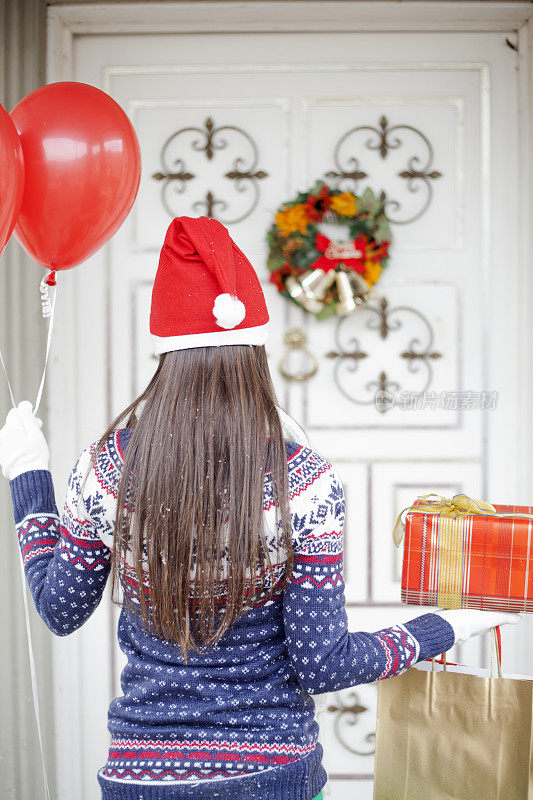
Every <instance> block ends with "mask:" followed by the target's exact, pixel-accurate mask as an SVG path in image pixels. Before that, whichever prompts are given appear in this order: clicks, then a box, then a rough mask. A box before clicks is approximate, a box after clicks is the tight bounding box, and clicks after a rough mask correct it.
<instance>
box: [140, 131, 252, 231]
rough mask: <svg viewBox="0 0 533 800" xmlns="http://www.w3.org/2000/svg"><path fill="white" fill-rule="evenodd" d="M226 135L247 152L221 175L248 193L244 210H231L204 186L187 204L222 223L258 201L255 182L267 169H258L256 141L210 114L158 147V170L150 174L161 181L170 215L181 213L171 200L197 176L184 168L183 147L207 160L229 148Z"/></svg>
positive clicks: (238, 216)
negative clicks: (198, 123) (159, 167)
mask: <svg viewBox="0 0 533 800" xmlns="http://www.w3.org/2000/svg"><path fill="white" fill-rule="evenodd" d="M230 139H231V140H232V142H233V140H234V141H235V144H239V143H240V146H243V147H244V148H245V149H247V151H248V152H246V153H245V154H244V155H237V156H235V158H234V159H233V163H232V165H231V169H230V170H229V171H228V172H226V173H224V174H223V176H222V177H224V178H226V179H227V180H229V181H232V182H233V186H234V187H235V189H236V190H237V191H238V192H242V193H243V194H245V193H249V195H250V201H249V203H248V204H247V205H246V207H245V209H244V211H243V210H242V208H241V209H240V210H239V212H237V213H236V212H235V211H233V213H232V210H231V204H230V202H229V201H227V200H225V199H223V198H219V197H217V196H216V194H215V191H214V189H213V188H208V189H207V190H206V191H205V194H204V196H203V197H202V199H197V200H193V201H191V202H190V204H189V208H190V209H192V210H194V211H195V212H196V213H203V214H205V215H206V216H208V217H216V218H217V219H219V220H220V222H223V223H224V224H226V225H233V224H235V223H237V222H241V221H242V220H243V219H246V217H248V216H250V214H251V213H252V211H254V209H255V208H256V207H257V203H258V202H259V186H258V182H259V181H261V180H263V179H264V178H267V177H268V172H265V170H263V169H258V164H259V150H258V148H257V144H256V143H255V141H254V140H253V139H252V137H251V136H250V134H249V133H247V132H246V131H244V130H243V129H242V128H238V127H237V126H236V125H218V126H217V125H215V121H214V120H213V118H212V117H208V118H207V119H206V120H205V122H204V124H203V126H202V127H197V126H189V127H187V128H181V129H180V130H179V131H176V132H175V133H173V134H172V135H171V136H169V137H168V139H167V140H166V141H165V143H164V144H163V147H162V148H161V155H160V161H161V170H160V171H159V172H154V173H153V175H152V178H153V179H154V180H156V181H161V182H162V190H161V202H162V203H163V206H164V208H165V210H166V211H167V212H168V214H170V216H171V217H175V216H177V215H178V214H182V213H183V208H180V207H179V206H174V202H175V200H176V199H177V198H179V197H180V196H181V195H183V194H184V193H185V192H186V190H187V187H188V185H189V183H190V182H191V181H194V180H195V179H196V178H198V175H197V174H195V173H194V172H192V171H191V170H190V169H189V168H187V166H186V161H185V156H184V155H183V150H186V149H187V148H188V149H189V151H194V152H196V153H202V154H203V155H204V156H205V158H206V160H207V161H214V159H215V157H216V153H217V152H218V151H222V150H227V149H228V148H229V146H230ZM224 212H228V213H227V214H225V213H224Z"/></svg>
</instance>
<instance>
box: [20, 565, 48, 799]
mask: <svg viewBox="0 0 533 800" xmlns="http://www.w3.org/2000/svg"><path fill="white" fill-rule="evenodd" d="M19 555H20V559H19V563H20V575H21V580H22V596H23V598H24V616H25V618H26V636H27V639H28V658H29V662H30V675H31V687H32V691H33V708H34V711H35V719H36V722H37V734H38V736H39V748H40V751H41V763H42V766H43V779H44V792H45V795H46V800H50V788H49V786H48V778H47V777H46V765H45V761H44V748H43V735H42V731H41V715H40V712H39V690H38V687H37V672H36V669H35V658H34V655H33V643H32V636H31V625H30V613H29V609H28V589H27V587H26V575H25V573H24V562H23V560H22V553H21V552H20V549H19Z"/></svg>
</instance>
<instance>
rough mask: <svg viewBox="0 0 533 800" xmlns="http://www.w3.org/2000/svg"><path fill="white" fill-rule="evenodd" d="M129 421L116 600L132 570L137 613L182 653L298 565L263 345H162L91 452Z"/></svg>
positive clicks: (211, 636) (208, 638) (213, 638)
mask: <svg viewBox="0 0 533 800" xmlns="http://www.w3.org/2000/svg"><path fill="white" fill-rule="evenodd" d="M124 423H126V427H128V428H131V429H132V434H131V438H130V440H129V443H128V445H127V448H126V451H125V455H124V466H123V471H122V474H121V478H120V483H119V488H118V498H117V513H116V519H115V532H114V547H113V554H112V576H113V583H112V585H113V599H114V601H115V602H121V601H119V599H118V589H119V585H120V584H121V580H122V585H124V581H125V580H126V579H127V577H128V575H127V573H128V569H129V579H130V583H131V577H132V575H134V576H135V582H136V583H137V585H138V605H137V608H140V612H141V616H142V619H143V620H144V621H145V623H147V624H148V625H149V628H150V630H151V632H153V633H154V634H156V635H158V636H160V637H162V638H164V639H166V640H170V641H173V642H176V643H177V644H178V645H179V646H180V648H181V650H182V652H183V655H184V657H185V658H187V651H188V650H189V649H191V650H195V651H197V652H198V651H199V649H200V648H201V647H205V646H211V645H213V644H215V643H216V642H217V641H218V640H219V639H220V638H221V637H222V636H223V634H224V633H225V632H226V631H227V629H228V628H229V627H230V625H231V624H232V623H233V622H234V621H236V620H237V619H238V618H239V617H240V616H241V615H242V614H243V613H244V612H245V611H246V610H248V608H250V607H252V606H253V605H255V604H257V603H259V602H264V600H266V599H268V598H269V597H271V596H272V595H273V594H274V593H278V592H280V591H281V590H282V589H283V588H284V586H285V585H286V582H287V580H288V578H289V576H290V572H291V569H292V563H293V556H294V553H293V549H292V535H291V525H290V516H289V501H288V478H287V455H286V450H285V444H284V440H283V431H282V427H281V422H280V418H279V416H278V413H277V409H276V396H275V391H274V387H273V385H272V380H271V377H270V372H269V368H268V362H267V357H266V352H265V348H264V346H249V345H231V346H221V347H219V346H217V347H198V348H193V349H188V350H178V351H174V352H170V353H166V354H164V355H162V356H161V357H160V361H159V366H158V367H157V369H156V371H155V374H154V375H153V377H152V379H151V380H150V382H149V384H148V386H147V387H146V389H145V390H144V392H143V393H142V394H141V395H140V396H139V397H138V398H137V399H136V400H134V402H133V403H131V405H129V406H128V408H126V409H125V410H124V411H123V412H122V413H121V414H120V415H119V416H118V417H117V418H116V419H115V420H114V421H113V423H112V424H111V425H110V427H109V428H108V430H107V431H106V432H105V433H104V434H103V436H102V438H101V439H100V441H99V443H98V446H97V449H96V453H95V457H96V455H97V454H98V452H99V451H100V450H101V448H102V447H103V446H104V445H105V442H106V440H107V438H108V436H109V435H110V434H111V433H112V432H113V431H114V430H116V429H117V428H119V427H122V426H123V425H124ZM267 471H269V472H270V479H271V482H272V491H273V500H274V504H275V506H276V532H277V542H276V548H275V549H276V553H277V558H276V560H278V557H279V553H280V552H281V553H283V555H284V559H283V560H284V561H285V563H286V568H285V574H284V576H283V578H282V579H281V582H280V581H279V580H278V582H277V584H276V583H275V581H274V580H273V575H274V567H275V562H274V563H273V561H272V559H271V554H270V553H269V548H268V546H267V540H266V536H265V530H264V514H263V491H264V480H265V473H266V472H267ZM271 547H272V543H271ZM128 564H129V567H128ZM122 602H124V603H126V604H127V603H128V600H127V592H125V593H124V600H123V601H122Z"/></svg>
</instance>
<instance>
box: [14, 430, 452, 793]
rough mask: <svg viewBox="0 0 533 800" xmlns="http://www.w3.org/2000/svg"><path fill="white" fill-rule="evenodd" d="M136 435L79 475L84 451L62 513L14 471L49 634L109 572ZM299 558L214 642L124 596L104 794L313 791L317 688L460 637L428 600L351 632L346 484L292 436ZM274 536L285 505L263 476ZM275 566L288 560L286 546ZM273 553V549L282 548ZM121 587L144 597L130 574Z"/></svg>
mask: <svg viewBox="0 0 533 800" xmlns="http://www.w3.org/2000/svg"><path fill="white" fill-rule="evenodd" d="M129 436H130V431H129V430H128V429H123V430H121V431H119V432H117V433H116V434H113V435H112V436H110V437H109V439H108V441H107V445H106V447H105V448H104V450H103V451H102V452H101V453H100V455H99V456H98V459H97V462H96V465H95V467H94V468H93V469H91V472H90V473H89V477H88V480H87V481H86V484H85V486H84V487H83V479H84V477H85V474H86V471H87V468H88V466H89V461H90V456H91V454H92V453H93V452H94V445H91V446H90V447H88V448H87V449H86V450H84V452H83V453H82V454H81V456H80V458H79V460H78V462H77V464H76V466H75V467H74V469H73V471H72V473H71V475H70V478H69V482H68V490H67V496H66V500H65V506H64V508H63V512H62V514H61V516H59V515H58V511H57V508H56V503H55V499H54V489H53V485H52V479H51V475H50V472H48V471H45V470H35V471H31V472H25V473H23V474H22V475H20V476H18V477H17V478H15V479H14V480H12V481H11V492H12V498H13V505H14V514H15V521H16V524H17V528H18V535H19V541H20V547H21V551H22V556H23V559H24V565H25V571H26V576H27V580H28V583H29V586H30V590H31V593H32V595H33V598H34V601H35V605H36V607H37V610H38V612H39V614H40V615H41V617H42V618H43V620H44V621H45V623H46V624H47V626H48V627H49V628H50V630H52V631H53V632H54V633H56V634H58V635H60V636H63V635H66V634H69V633H71V632H72V631H75V630H76V629H77V628H79V627H80V626H81V625H82V624H83V623H84V622H85V620H86V619H87V618H88V617H89V616H90V615H91V614H92V612H93V611H94V609H95V608H96V606H97V605H98V603H99V602H100V599H101V597H102V592H103V590H104V587H105V584H106V581H107V578H108V575H109V571H110V558H111V548H112V545H113V526H114V518H115V509H116V497H117V488H118V482H119V478H120V473H121V468H122V465H123V452H124V448H125V447H126V446H127V442H128V439H129ZM287 458H288V469H289V489H290V511H291V519H292V528H293V538H294V548H295V562H294V569H293V572H292V576H291V581H290V583H289V585H288V586H287V588H286V589H285V591H284V592H282V593H277V594H276V595H275V597H274V598H273V599H271V600H268V601H266V602H264V603H263V604H262V605H260V606H258V607H256V608H253V609H251V610H249V611H247V612H246V613H245V614H244V616H243V617H241V619H239V620H238V622H237V623H236V624H235V625H234V626H233V627H232V628H231V629H230V630H229V631H227V633H226V634H225V635H224V637H223V638H222V639H221V641H220V642H219V643H218V644H217V645H216V646H215V647H213V648H210V649H205V650H204V651H203V652H202V653H190V655H189V660H188V662H187V664H184V661H183V658H182V656H181V652H180V650H179V648H178V647H177V646H176V645H175V644H172V643H170V642H166V641H163V640H161V639H159V638H156V637H155V636H153V635H151V634H150V633H149V632H148V631H147V630H146V629H145V628H144V627H143V625H142V623H141V621H140V620H139V618H138V617H137V616H136V615H134V614H133V613H132V612H127V611H125V610H122V612H121V615H120V620H119V625H118V640H119V644H120V647H121V648H122V650H123V651H124V653H125V654H126V656H127V659H128V661H127V665H126V666H125V668H124V670H123V673H122V679H121V687H122V691H123V695H122V696H120V697H118V698H117V699H115V700H113V702H112V703H111V706H110V709H109V723H108V727H109V731H110V733H111V745H110V749H109V758H108V761H107V763H106V765H105V766H104V767H103V768H102V769H101V770H100V772H99V774H98V780H99V783H100V786H101V789H102V797H103V800H111V799H113V800H140V798H143V800H171V798H172V800H183V799H184V798H195V800H202V798H206V799H207V798H221V799H222V798H230V797H231V798H232V800H252V799H253V798H254V799H255V800H267V799H268V800H310V799H311V798H313V797H315V795H316V794H318V792H319V791H320V789H321V788H322V787H323V786H324V784H325V783H326V777H327V776H326V772H325V770H324V768H323V766H322V763H321V762H322V749H321V746H320V744H319V743H318V741H317V737H318V724H317V722H316V720H315V714H314V711H315V706H314V701H313V698H312V697H311V695H313V694H317V693H324V692H329V691H336V690H338V689H343V688H346V687H349V686H354V685H357V684H360V683H370V682H372V681H376V680H381V679H383V678H387V677H389V676H392V675H397V674H399V673H401V672H403V671H404V670H406V669H407V668H408V667H410V666H412V665H413V664H414V663H415V662H417V661H419V660H420V659H425V658H428V657H431V656H434V655H436V654H438V653H441V652H443V651H445V650H447V649H448V648H449V647H451V646H452V644H453V639H454V634H453V630H452V628H451V626H450V625H449V624H448V623H447V622H445V621H444V620H443V619H442V618H441V617H440V616H438V615H435V614H424V615H423V616H420V617H417V618H416V619H414V620H411V621H410V622H408V623H406V624H405V625H396V626H394V627H392V628H388V629H386V630H382V631H379V632H378V633H365V632H359V633H349V632H348V626H347V616H346V610H345V597H344V583H343V577H342V568H343V523H344V515H345V503H344V493H343V489H342V484H341V482H340V480H339V478H338V475H337V472H336V470H335V469H334V467H333V466H332V465H331V464H330V463H329V462H328V461H327V460H325V459H324V458H322V457H321V456H320V455H318V453H316V452H315V451H313V450H311V449H309V448H307V447H302V446H300V445H297V444H294V443H291V442H287ZM263 506H264V514H265V527H266V531H267V537H272V539H271V541H272V542H274V530H275V528H274V519H275V508H274V503H273V497H272V487H271V483H270V478H269V475H268V474H267V475H266V478H265V488H264V503H263ZM275 555H276V556H277V559H278V567H277V571H275V577H274V580H275V582H277V580H278V578H280V577H281V576H282V575H283V573H284V564H283V553H281V554H280V553H279V551H277V552H276V554H275ZM273 560H274V561H275V560H276V559H273ZM123 588H124V591H125V592H128V594H129V596H130V597H132V598H133V599H135V595H136V592H137V591H138V586H137V587H136V585H135V580H134V575H133V573H131V576H129V575H127V576H126V581H125V585H124V586H123Z"/></svg>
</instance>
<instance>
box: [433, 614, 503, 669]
mask: <svg viewBox="0 0 533 800" xmlns="http://www.w3.org/2000/svg"><path fill="white" fill-rule="evenodd" d="M494 651H496V663H497V667H498V678H501V677H502V634H501V631H500V626H499V625H497V626H496V627H495V628H491V629H490V677H491V678H494ZM435 664H442V669H443V672H446V667H447V665H448V664H450V665H451V666H454V667H456V666H458V665H457V664H455V663H454V662H453V661H448V660H447V658H446V653H442V655H441V656H440V657H439V658H432V659H431V671H432V672H434V671H435Z"/></svg>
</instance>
